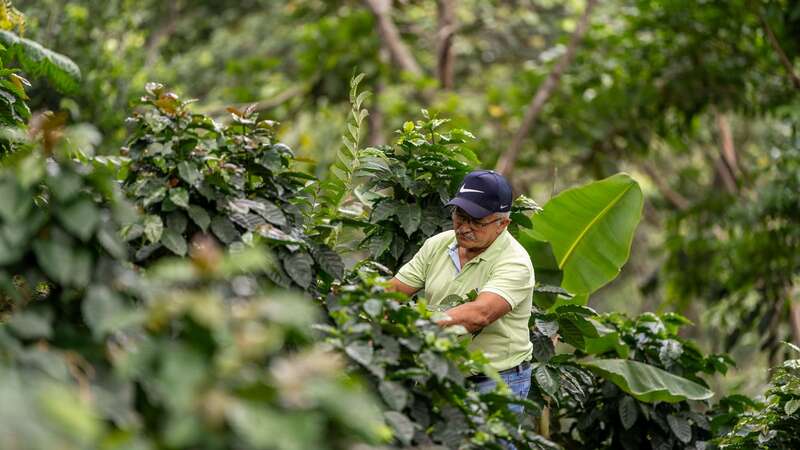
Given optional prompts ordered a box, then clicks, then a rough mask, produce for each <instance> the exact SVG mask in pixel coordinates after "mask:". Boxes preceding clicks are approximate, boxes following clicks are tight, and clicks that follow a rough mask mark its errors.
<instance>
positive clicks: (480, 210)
mask: <svg viewBox="0 0 800 450" xmlns="http://www.w3.org/2000/svg"><path fill="white" fill-rule="evenodd" d="M446 206H458V207H459V208H461V209H463V210H464V211H465V212H466V213H467V214H469V215H470V217H473V218H475V219H483V218H484V217H486V216H488V215H489V214H491V213H492V211H489V210H488V209H486V208H484V207H482V206H480V205H478V204H477V203H473V202H471V201H469V200H467V199H465V198H462V197H456V198H454V199H452V200H450V201H449V202H447V205H446Z"/></svg>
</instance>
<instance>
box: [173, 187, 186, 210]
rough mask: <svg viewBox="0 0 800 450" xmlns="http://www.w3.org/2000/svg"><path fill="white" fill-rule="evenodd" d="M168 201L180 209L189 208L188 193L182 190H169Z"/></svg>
mask: <svg viewBox="0 0 800 450" xmlns="http://www.w3.org/2000/svg"><path fill="white" fill-rule="evenodd" d="M169 199H170V200H172V203H175V204H176V205H178V206H180V207H181V208H188V207H189V191H187V190H186V189H184V188H173V189H170V190H169Z"/></svg>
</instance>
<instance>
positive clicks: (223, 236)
mask: <svg viewBox="0 0 800 450" xmlns="http://www.w3.org/2000/svg"><path fill="white" fill-rule="evenodd" d="M211 231H213V232H214V234H215V235H216V236H217V237H218V238H219V240H221V241H222V242H224V243H225V244H230V243H231V242H234V241H235V240H237V239H239V232H238V231H236V227H235V226H233V224H232V223H231V221H230V220H228V218H227V217H225V216H216V217H214V220H213V221H212V222H211Z"/></svg>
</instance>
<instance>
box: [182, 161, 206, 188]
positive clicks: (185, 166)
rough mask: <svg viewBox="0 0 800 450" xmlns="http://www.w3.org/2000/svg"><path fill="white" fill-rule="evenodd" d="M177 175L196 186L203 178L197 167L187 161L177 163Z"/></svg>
mask: <svg viewBox="0 0 800 450" xmlns="http://www.w3.org/2000/svg"><path fill="white" fill-rule="evenodd" d="M178 175H179V176H180V177H181V178H182V179H183V181H185V182H187V183H189V185H191V186H197V184H198V183H199V182H200V180H202V179H203V175H202V174H201V173H200V171H199V170H198V169H197V167H196V166H195V165H194V164H193V163H191V162H189V161H181V162H179V163H178Z"/></svg>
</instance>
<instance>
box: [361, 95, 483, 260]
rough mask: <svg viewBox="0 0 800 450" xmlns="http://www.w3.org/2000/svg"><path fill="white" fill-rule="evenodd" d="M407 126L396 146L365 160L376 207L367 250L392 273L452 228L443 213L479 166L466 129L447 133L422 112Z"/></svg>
mask: <svg viewBox="0 0 800 450" xmlns="http://www.w3.org/2000/svg"><path fill="white" fill-rule="evenodd" d="M422 115H423V120H418V121H416V122H406V123H405V124H404V125H403V129H402V130H400V131H398V133H399V135H400V136H399V138H398V139H397V142H396V143H395V144H394V145H391V146H384V147H382V148H379V149H372V151H371V152H369V153H367V154H366V155H364V156H362V160H363V162H362V164H361V169H360V171H359V173H360V174H361V175H362V179H363V185H362V186H361V188H360V189H361V192H363V193H364V196H365V197H366V196H367V194H371V195H370V196H369V197H368V198H366V199H365V201H366V202H368V203H370V204H371V207H372V209H371V212H370V214H369V222H368V224H365V225H364V232H365V238H364V240H363V241H362V242H361V245H362V247H364V248H366V249H367V250H368V251H369V254H370V256H371V257H372V258H373V259H375V260H376V261H378V262H380V263H381V264H384V265H386V266H387V267H389V268H390V269H391V270H392V271H396V270H397V269H399V268H400V266H401V265H402V264H403V263H405V262H406V261H408V260H409V259H411V257H412V256H414V254H415V253H416V252H417V250H419V248H420V247H421V246H422V242H423V241H424V240H425V239H427V238H428V237H430V236H432V235H434V234H436V233H439V232H441V231H444V230H446V229H449V228H450V227H451V225H452V223H451V220H450V217H449V214H448V211H447V210H446V208H444V204H445V203H447V202H448V201H449V200H450V198H452V196H453V195H454V193H455V192H456V190H457V189H458V186H459V185H460V184H461V180H462V179H463V178H464V175H466V174H467V173H468V172H469V171H470V170H471V168H472V166H473V165H477V163H478V161H477V158H476V157H475V155H474V154H473V153H472V151H471V150H469V149H468V148H466V147H465V146H464V144H465V143H466V142H467V141H468V140H469V139H473V138H474V137H473V136H472V134H471V133H469V132H468V131H465V130H461V129H453V130H449V131H444V130H443V129H442V127H443V125H444V124H445V123H446V122H447V120H445V119H438V118H436V117H435V116H431V115H430V114H429V113H428V112H427V111H425V110H423V111H422Z"/></svg>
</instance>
